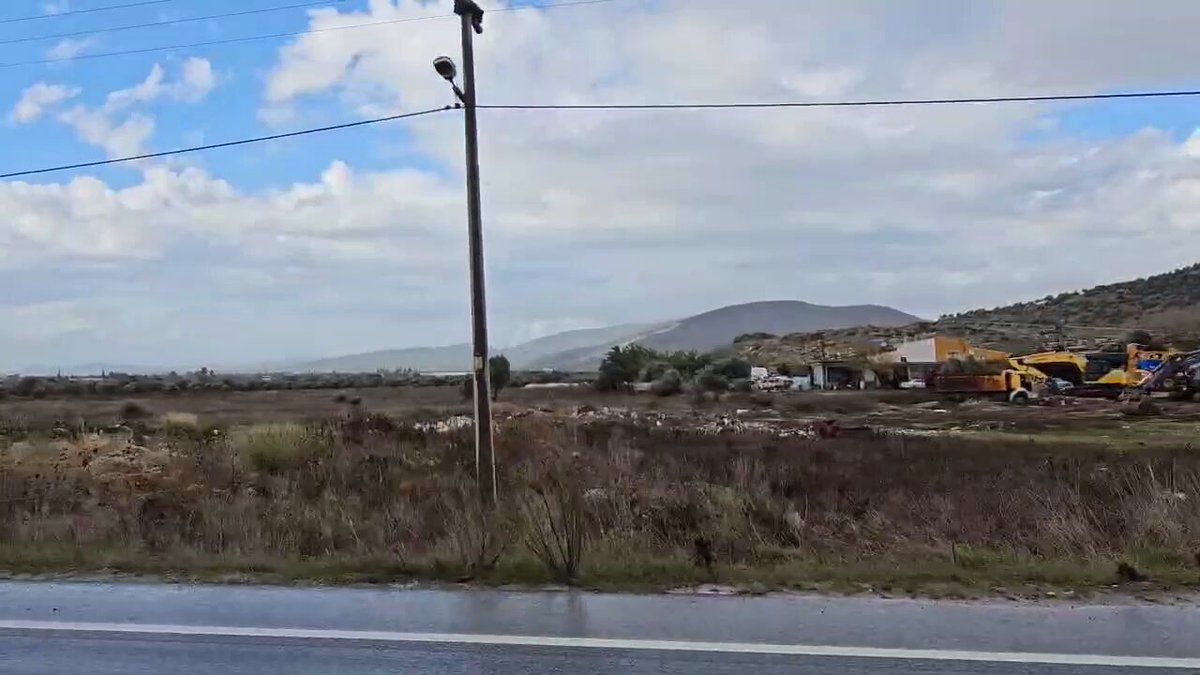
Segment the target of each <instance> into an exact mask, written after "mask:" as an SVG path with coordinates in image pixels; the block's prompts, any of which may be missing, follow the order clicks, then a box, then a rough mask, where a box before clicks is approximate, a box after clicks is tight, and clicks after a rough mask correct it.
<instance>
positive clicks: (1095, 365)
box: [1014, 344, 1179, 397]
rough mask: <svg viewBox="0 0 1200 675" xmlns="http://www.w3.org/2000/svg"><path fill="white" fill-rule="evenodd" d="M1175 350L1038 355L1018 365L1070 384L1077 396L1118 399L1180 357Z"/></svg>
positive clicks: (1134, 346) (1141, 347)
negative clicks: (1174, 357) (1163, 365)
mask: <svg viewBox="0 0 1200 675" xmlns="http://www.w3.org/2000/svg"><path fill="white" fill-rule="evenodd" d="M1178 353H1179V352H1176V351H1174V350H1171V349H1151V348H1148V347H1146V346H1144V345H1139V344H1129V345H1126V347H1125V351H1124V352H1123V353H1122V352H1087V353H1080V352H1068V351H1054V352H1038V353H1036V354H1028V355H1025V356H1018V357H1016V358H1015V359H1014V361H1016V362H1017V363H1019V364H1021V365H1024V366H1028V367H1032V368H1036V369H1037V370H1039V371H1041V372H1043V373H1045V374H1046V375H1048V376H1050V377H1051V378H1057V379H1061V380H1065V381H1067V382H1070V383H1071V384H1072V385H1073V386H1072V387H1071V393H1072V394H1074V395H1076V396H1111V397H1118V396H1120V395H1121V393H1122V392H1123V391H1125V390H1126V389H1128V388H1130V387H1134V386H1136V385H1137V384H1138V383H1140V382H1142V381H1143V380H1145V379H1146V378H1147V377H1148V376H1149V375H1150V374H1151V373H1152V372H1154V371H1155V369H1157V368H1158V367H1159V366H1161V365H1162V364H1164V363H1166V362H1167V361H1169V360H1170V359H1171V358H1172V357H1173V356H1174V355H1176V354H1178Z"/></svg>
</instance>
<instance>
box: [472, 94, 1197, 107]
mask: <svg viewBox="0 0 1200 675" xmlns="http://www.w3.org/2000/svg"><path fill="white" fill-rule="evenodd" d="M1181 96H1200V89H1179V90H1167V91H1126V92H1110V93H1100V94H1046V95H1036V96H981V97H974V98H910V99H876V100H859V101H776V102H761V103H753V102H749V103H748V102H738V103H564V104H557V103H527V104H493V105H483V104H481V105H479V106H478V107H479V108H481V109H488V110H714V109H722V110H725V109H738V108H749V109H755V108H863V107H870V106H904V105H952V104H966V103H1037V102H1047V101H1095V100H1105V99H1127V98H1168V97H1181Z"/></svg>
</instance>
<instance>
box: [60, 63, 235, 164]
mask: <svg viewBox="0 0 1200 675" xmlns="http://www.w3.org/2000/svg"><path fill="white" fill-rule="evenodd" d="M216 83H217V79H216V75H215V74H214V72H213V68H212V64H211V63H209V61H208V60H206V59H201V58H190V59H188V60H187V61H185V62H184V64H183V67H182V68H181V70H180V75H179V78H178V79H177V80H175V81H169V80H168V79H167V73H166V70H165V69H164V68H163V67H162V65H160V64H157V63H156V64H154V66H153V67H151V69H150V72H149V73H148V74H147V75H146V77H145V79H143V80H142V81H141V82H139V83H138V84H136V85H134V86H132V87H128V88H126V89H118V90H116V91H113V92H110V93H109V94H108V96H107V97H106V98H105V101H104V105H102V106H98V107H88V106H82V105H81V106H75V107H74V108H72V109H71V110H69V111H67V112H65V113H63V114H62V115H60V116H59V120H61V121H62V122H63V123H64V124H67V125H69V126H70V127H72V128H73V129H74V130H75V133H76V134H77V135H78V136H79V139H80V140H82V141H84V142H85V143H89V144H91V145H95V146H97V147H100V148H103V149H104V150H105V151H106V152H107V153H108V156H109V157H122V156H129V155H140V154H143V153H145V152H146V151H147V143H148V142H149V140H150V138H151V137H152V136H153V135H154V128H155V119H154V117H153V116H151V115H149V114H147V113H143V112H135V113H131V114H128V115H127V116H125V118H124V119H123V120H121V121H119V122H118V121H115V120H114V118H115V117H117V116H119V115H124V114H125V112H126V111H127V110H129V109H130V108H133V107H135V106H139V105H147V104H150V103H154V102H156V101H158V100H160V99H163V98H169V99H172V100H175V101H180V102H185V103H198V102H200V101H202V100H204V99H205V98H206V97H207V96H208V94H209V93H211V92H212V90H213V88H214V87H215V86H216Z"/></svg>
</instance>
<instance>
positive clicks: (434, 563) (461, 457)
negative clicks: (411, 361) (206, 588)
mask: <svg viewBox="0 0 1200 675" xmlns="http://www.w3.org/2000/svg"><path fill="white" fill-rule="evenodd" d="M177 427H178V425H174V426H171V425H166V426H164V427H163V428H161V429H141V430H138V429H131V430H128V431H123V430H117V431H110V432H109V433H106V434H96V433H93V432H90V431H86V430H85V431H83V432H81V433H78V434H75V435H74V436H73V437H72V438H61V439H45V438H43V439H34V438H26V439H23V440H19V441H17V440H14V437H12V436H7V437H5V438H8V440H7V441H0V558H7V559H8V560H9V562H10V563H11V561H14V560H35V559H36V560H56V561H59V563H57V564H60V565H61V564H66V563H62V561H64V560H65V561H68V563H69V564H70V565H75V566H78V567H95V566H98V565H103V564H117V565H126V566H133V567H136V566H137V565H138V564H139V563H141V564H151V563H152V564H154V565H158V566H161V567H164V568H180V569H187V568H188V567H189V566H193V565H199V564H214V565H216V566H218V567H222V568H228V569H249V570H255V569H275V568H278V567H279V565H281V564H283V563H285V562H297V563H314V564H327V565H331V566H336V565H345V566H350V567H355V568H367V567H371V566H375V567H377V568H378V569H387V570H392V571H394V572H396V573H398V574H425V575H428V574H434V575H437V576H448V577H454V578H459V577H474V578H488V576H489V575H491V574H494V573H495V571H496V570H497V569H498V568H505V566H508V568H509V569H510V570H511V569H517V568H520V569H530V566H531V565H532V566H534V567H536V569H537V570H540V572H537V573H534V574H533V577H534V578H541V577H538V575H539V574H540V575H542V576H543V577H544V578H546V579H560V580H565V581H571V580H576V579H580V578H584V579H586V578H587V577H588V575H589V573H592V572H595V571H596V570H598V569H601V568H605V569H607V570H609V572H610V573H611V570H613V569H616V568H622V567H624V568H627V569H630V570H635V569H638V568H639V566H640V567H641V568H646V567H647V566H649V567H654V568H655V569H659V570H667V571H666V572H663V574H665V577H669V578H664V579H663V581H681V580H687V579H688V578H691V577H690V576H689V575H690V574H691V573H690V572H688V571H687V570H688V569H689V568H691V567H692V566H693V565H692V562H691V561H693V560H697V561H701V560H702V562H697V563H696V565H698V566H702V567H705V568H707V569H718V570H719V569H726V570H735V569H741V570H743V571H745V570H750V571H751V572H750V574H753V571H754V570H764V571H765V570H771V569H774V568H778V567H780V566H786V565H789V564H792V563H795V562H797V561H800V562H804V563H805V564H806V565H809V567H806V568H804V569H808V570H811V569H814V568H813V567H812V565H817V566H821V565H823V566H825V567H826V568H831V569H832V568H837V567H839V566H842V567H844V566H847V565H852V564H854V563H860V562H864V561H865V562H877V563H878V564H880V565H883V566H889V565H899V566H905V565H907V566H909V567H910V568H913V569H921V568H922V567H923V566H925V565H927V564H930V563H932V562H937V561H943V560H944V559H947V558H949V559H950V560H952V561H953V565H954V566H955V567H959V568H964V569H967V570H971V569H984V570H986V569H988V568H989V566H993V564H994V563H996V562H997V561H1013V560H1022V561H1026V562H1030V561H1032V563H1038V562H1045V563H1047V564H1051V563H1052V564H1055V565H1059V564H1078V565H1099V564H1103V565H1115V564H1116V563H1117V562H1121V561H1126V560H1130V559H1134V560H1137V561H1138V564H1141V565H1143V566H1144V565H1146V564H1150V563H1154V564H1158V565H1159V566H1160V567H1163V568H1171V569H1180V570H1187V569H1190V568H1194V567H1195V566H1196V565H1197V564H1200V560H1196V559H1195V556H1196V555H1197V553H1198V552H1200V477H1198V476H1200V454H1197V453H1196V452H1194V451H1193V450H1191V449H1190V448H1189V447H1179V448H1174V449H1154V450H1147V451H1146V452H1143V453H1118V452H1112V451H1107V450H1104V449H1101V448H1088V447H1085V446H1082V447H1081V445H1080V444H1078V443H1074V444H1072V445H1071V446H1070V447H1069V448H1064V449H1062V450H1048V449H1047V448H1046V446H1045V445H1041V444H1039V445H1033V444H1029V443H1021V442H1012V441H1007V440H1004V441H996V440H992V441H978V442H968V441H965V440H963V439H950V438H945V439H939V438H928V437H920V438H912V437H908V438H906V437H894V436H889V437H882V436H881V437H869V438H853V439H851V438H846V439H831V440H809V439H802V438H775V437H773V436H770V435H767V434H755V433H747V434H735V435H703V434H699V433H690V432H687V431H679V430H666V431H664V430H661V429H658V428H647V427H638V426H635V425H631V424H624V423H609V422H597V423H577V422H574V421H564V420H554V419H546V418H530V417H527V418H521V419H517V420H513V421H511V422H509V423H506V424H504V425H503V426H501V427H500V429H499V430H498V433H497V442H498V454H499V465H498V471H499V478H500V491H501V495H502V500H501V501H502V505H501V508H500V509H499V510H497V511H496V512H494V513H485V512H484V511H483V510H482V509H481V508H480V506H479V503H478V500H477V499H476V498H475V495H474V492H473V487H472V485H473V480H472V469H473V457H474V449H473V445H472V437H471V430H470V429H460V430H454V431H448V432H442V433H439V432H435V431H420V430H417V429H414V428H413V425H412V420H398V419H392V418H387V417H382V416H377V415H375V416H372V415H360V416H353V417H351V418H349V419H340V420H330V421H325V422H316V423H311V424H304V425H301V424H282V425H280V424H270V425H259V426H252V427H237V428H232V429H201V428H196V429H192V427H191V426H190V425H188V429H190V430H191V431H190V432H189V433H179V432H178V428H177ZM173 429H174V431H172V430H173ZM700 549H703V550H700ZM1147 561H1149V562H1147ZM714 565H715V568H714V567H713V566H714ZM1189 566H1190V567H1189ZM631 574H632V573H631ZM764 574H766V573H765V572H764ZM674 577H680V578H678V579H676V578H674ZM772 578H774V577H772Z"/></svg>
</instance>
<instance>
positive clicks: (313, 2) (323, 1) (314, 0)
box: [0, 0, 341, 45]
mask: <svg viewBox="0 0 1200 675" xmlns="http://www.w3.org/2000/svg"><path fill="white" fill-rule="evenodd" d="M340 1H341V0H309V1H308V2H300V3H295V4H291V5H276V6H274V7H259V8H256V9H243V10H241V11H237V12H223V13H220V14H207V15H205V16H189V17H184V18H181V19H164V20H162V21H151V22H149V23H134V24H128V25H125V26H111V27H109V28H95V29H92V30H77V31H71V32H69V33H55V34H53V35H28V36H25V37H20V38H13V39H11V40H0V45H15V44H20V43H22V42H38V41H41V40H59V39H62V38H73V37H81V36H84V35H101V34H103V33H117V32H120V31H127V30H135V29H138V28H157V27H159V26H174V25H178V24H183V23H195V22H197V21H208V20H215V19H228V18H232V17H238V16H250V15H252V14H267V13H269V12H282V11H286V10H289V9H302V8H305V7H316V6H318V5H327V6H330V7H332V6H333V4H331V3H337V2H340Z"/></svg>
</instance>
